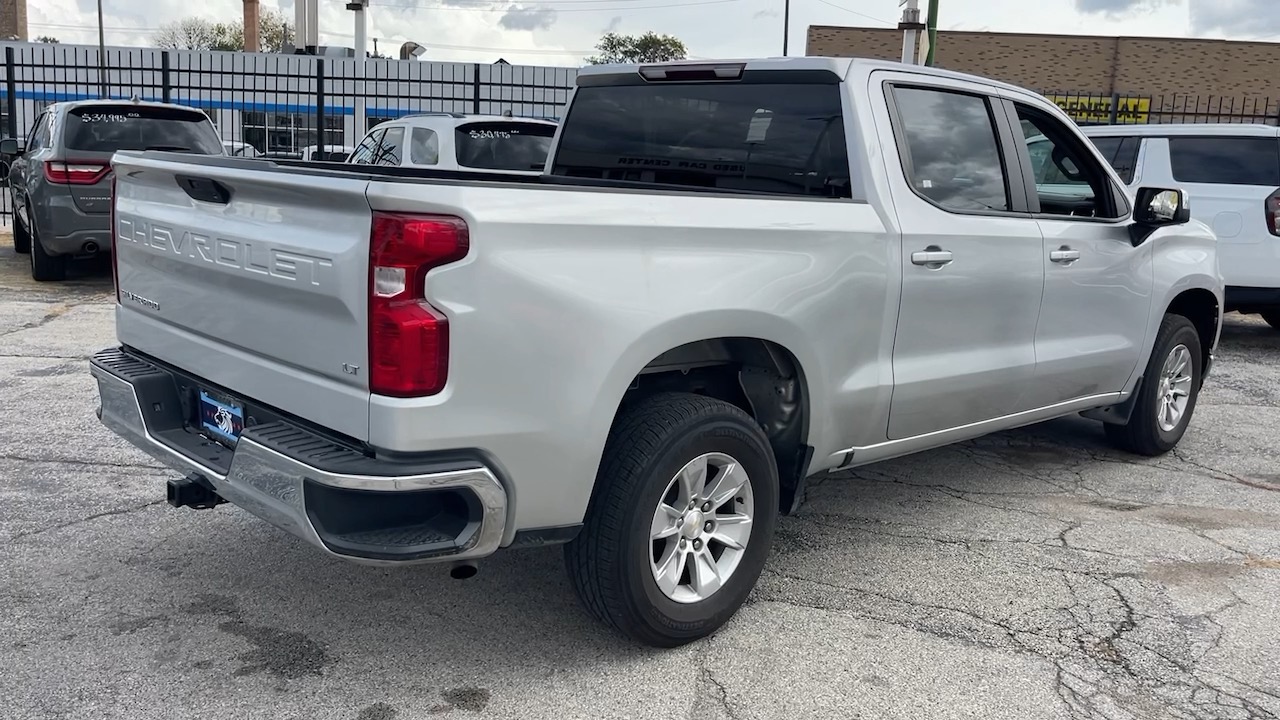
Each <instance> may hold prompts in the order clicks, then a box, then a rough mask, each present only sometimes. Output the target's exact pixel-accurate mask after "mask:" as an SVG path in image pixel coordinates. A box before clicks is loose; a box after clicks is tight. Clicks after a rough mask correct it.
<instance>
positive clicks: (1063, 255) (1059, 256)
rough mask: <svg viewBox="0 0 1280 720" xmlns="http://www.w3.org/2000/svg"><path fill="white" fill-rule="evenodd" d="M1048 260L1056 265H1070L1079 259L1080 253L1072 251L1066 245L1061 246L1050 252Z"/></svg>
mask: <svg viewBox="0 0 1280 720" xmlns="http://www.w3.org/2000/svg"><path fill="white" fill-rule="evenodd" d="M1049 259H1050V260H1052V261H1053V262H1056V263H1062V264H1063V265H1070V264H1071V263H1073V262H1075V261H1077V260H1079V259H1080V251H1079V250H1072V249H1071V248H1069V247H1067V246H1066V245H1063V246H1062V247H1060V248H1058V249H1057V250H1054V251H1052V252H1050V253H1049Z"/></svg>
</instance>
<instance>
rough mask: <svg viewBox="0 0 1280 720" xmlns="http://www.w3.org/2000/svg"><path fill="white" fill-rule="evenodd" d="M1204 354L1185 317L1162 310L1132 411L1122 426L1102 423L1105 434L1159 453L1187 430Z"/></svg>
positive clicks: (1139, 450) (1124, 446) (1125, 446)
mask: <svg viewBox="0 0 1280 720" xmlns="http://www.w3.org/2000/svg"><path fill="white" fill-rule="evenodd" d="M1203 358H1204V355H1203V354H1202V352H1201V346H1200V334H1199V333H1198V332H1196V327H1195V325H1193V324H1192V323H1191V321H1190V320H1188V319H1187V318H1185V317H1183V316H1181V315H1166V316H1165V317H1164V320H1163V322H1161V323H1160V332H1159V333H1158V334H1157V335H1156V343H1155V347H1154V349H1153V350H1152V352H1151V359H1150V360H1148V361H1147V369H1146V371H1145V372H1144V373H1143V375H1142V384H1141V385H1140V386H1139V387H1138V391H1137V392H1138V399H1137V402H1136V403H1135V404H1134V407H1133V414H1132V415H1130V417H1129V422H1128V423H1127V424H1125V425H1107V426H1106V431H1107V437H1108V438H1109V439H1110V440H1111V442H1112V443H1113V444H1114V445H1115V446H1116V447H1118V448H1120V449H1121V450H1125V451H1128V452H1131V453H1134V454H1137V455H1144V456H1147V457H1158V456H1160V455H1164V454H1165V453H1167V452H1169V451H1170V450H1173V449H1174V448H1175V447H1177V446H1178V443H1179V442H1180V441H1181V440H1182V436H1183V435H1185V434H1186V432H1187V427H1188V426H1189V425H1190V424H1191V416H1192V415H1193V414H1194V413H1195V409H1196V400H1197V399H1198V398H1199V397H1200V383H1201V381H1202V379H1203V375H1202V372H1203V364H1204V360H1203Z"/></svg>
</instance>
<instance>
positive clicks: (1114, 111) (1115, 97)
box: [1108, 93, 1120, 125]
mask: <svg viewBox="0 0 1280 720" xmlns="http://www.w3.org/2000/svg"><path fill="white" fill-rule="evenodd" d="M1119 121H1120V93H1111V121H1110V123H1108V124H1110V125H1115V124H1117V123H1118V122H1119Z"/></svg>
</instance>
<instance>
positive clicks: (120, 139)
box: [63, 105, 223, 155]
mask: <svg viewBox="0 0 1280 720" xmlns="http://www.w3.org/2000/svg"><path fill="white" fill-rule="evenodd" d="M64 135H65V138H66V139H65V140H64V142H63V145H64V146H65V147H66V148H67V149H68V150H79V151H82V152H102V153H113V152H115V151H117V150H171V151H177V152H193V153H199V154H201V155H221V154H222V152H223V150H222V140H221V139H220V138H219V137H218V133H217V132H215V131H214V129H213V125H212V124H210V123H209V118H208V117H206V116H205V114H204V113H201V112H198V111H194V110H180V109H177V108H160V107H146V106H135V105H93V106H90V107H81V108H76V109H74V110H71V111H70V112H69V113H67V120H66V132H65V133H64Z"/></svg>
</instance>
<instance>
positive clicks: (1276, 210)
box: [1267, 190, 1280, 236]
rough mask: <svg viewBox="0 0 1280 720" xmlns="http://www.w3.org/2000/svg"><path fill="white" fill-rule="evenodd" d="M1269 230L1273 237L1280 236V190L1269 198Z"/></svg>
mask: <svg viewBox="0 0 1280 720" xmlns="http://www.w3.org/2000/svg"><path fill="white" fill-rule="evenodd" d="M1267 230H1270V231H1271V234H1272V235H1276V236H1280V190H1277V191H1275V192H1274V193H1272V194H1271V197H1269V198H1267Z"/></svg>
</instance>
